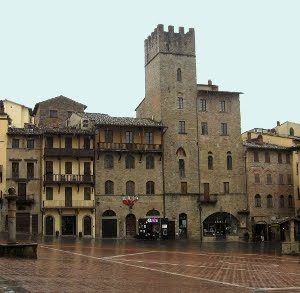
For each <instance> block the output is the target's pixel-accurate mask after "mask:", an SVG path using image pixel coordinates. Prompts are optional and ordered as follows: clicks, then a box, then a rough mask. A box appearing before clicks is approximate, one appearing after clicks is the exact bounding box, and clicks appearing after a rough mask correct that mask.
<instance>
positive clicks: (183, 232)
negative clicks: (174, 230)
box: [179, 213, 187, 239]
mask: <svg viewBox="0 0 300 293" xmlns="http://www.w3.org/2000/svg"><path fill="white" fill-rule="evenodd" d="M179 238H180V239H185V238H187V214H185V213H181V214H180V215H179Z"/></svg>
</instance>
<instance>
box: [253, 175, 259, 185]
mask: <svg viewBox="0 0 300 293" xmlns="http://www.w3.org/2000/svg"><path fill="white" fill-rule="evenodd" d="M254 181H255V183H260V176H259V174H254Z"/></svg>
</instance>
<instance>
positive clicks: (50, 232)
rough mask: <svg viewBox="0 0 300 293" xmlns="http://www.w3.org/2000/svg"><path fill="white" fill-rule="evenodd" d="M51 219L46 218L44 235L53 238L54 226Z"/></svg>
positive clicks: (50, 217) (49, 217)
mask: <svg viewBox="0 0 300 293" xmlns="http://www.w3.org/2000/svg"><path fill="white" fill-rule="evenodd" d="M53 222H54V221H53V217H52V216H47V217H46V225H45V226H46V235H49V236H53V232H54V231H53V230H54V229H53V228H54V225H53Z"/></svg>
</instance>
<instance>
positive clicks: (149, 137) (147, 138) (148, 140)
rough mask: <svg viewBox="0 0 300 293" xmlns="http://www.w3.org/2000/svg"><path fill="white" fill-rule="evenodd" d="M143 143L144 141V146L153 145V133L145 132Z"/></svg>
mask: <svg viewBox="0 0 300 293" xmlns="http://www.w3.org/2000/svg"><path fill="white" fill-rule="evenodd" d="M145 141H146V144H153V143H154V140H153V132H146V133H145Z"/></svg>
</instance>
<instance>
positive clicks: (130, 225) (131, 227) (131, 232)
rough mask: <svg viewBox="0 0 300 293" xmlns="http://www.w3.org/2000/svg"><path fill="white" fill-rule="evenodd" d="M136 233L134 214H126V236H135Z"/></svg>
mask: <svg viewBox="0 0 300 293" xmlns="http://www.w3.org/2000/svg"><path fill="white" fill-rule="evenodd" d="M135 235H136V217H135V215H134V214H128V215H127V216H126V237H129V238H130V237H135Z"/></svg>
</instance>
